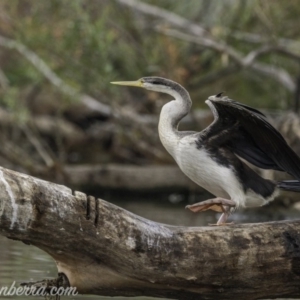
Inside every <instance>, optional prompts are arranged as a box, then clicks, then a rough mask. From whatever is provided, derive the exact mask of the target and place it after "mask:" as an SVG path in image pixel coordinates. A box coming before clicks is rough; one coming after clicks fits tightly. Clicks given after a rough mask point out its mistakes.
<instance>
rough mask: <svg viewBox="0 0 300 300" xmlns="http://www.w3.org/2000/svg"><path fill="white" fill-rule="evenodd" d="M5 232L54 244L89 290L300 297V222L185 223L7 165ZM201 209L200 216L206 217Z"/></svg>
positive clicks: (2, 184) (74, 282)
mask: <svg viewBox="0 0 300 300" xmlns="http://www.w3.org/2000/svg"><path fill="white" fill-rule="evenodd" d="M0 170H1V172H0V229H1V231H0V232H1V234H2V235H4V236H6V237H8V238H12V239H16V240H20V241H23V242H25V243H27V244H32V245H35V246H37V247H39V248H41V249H42V250H44V251H46V252H47V253H49V254H50V255H51V256H52V257H53V258H54V259H55V261H56V264H57V268H58V272H59V273H63V274H64V275H65V276H66V277H67V279H68V281H69V283H70V285H71V286H74V287H76V288H77V290H78V292H79V293H82V294H96V295H109V296H140V295H143V296H156V297H165V298H172V299H241V298H243V299H260V298H267V297H269V298H273V297H274V298H275V297H296V296H300V284H299V282H300V221H293V222H291V221H286V222H273V223H264V224H244V225H234V226H230V227H176V226H167V225H164V224H159V223H155V222H152V221H150V220H146V219H144V218H142V217H139V216H137V215H134V214H132V213H130V212H128V211H126V210H124V209H122V208H120V207H117V206H115V205H113V204H110V203H108V202H106V201H104V200H101V199H96V198H94V197H87V196H86V195H85V194H83V193H80V192H75V193H74V195H73V194H72V192H71V190H70V189H68V188H66V187H64V186H61V185H56V184H53V183H50V182H47V181H43V180H40V179H37V178H34V177H31V176H28V175H24V174H20V173H17V172H13V171H10V170H7V169H4V168H1V169H0ZM199 217H200V216H199Z"/></svg>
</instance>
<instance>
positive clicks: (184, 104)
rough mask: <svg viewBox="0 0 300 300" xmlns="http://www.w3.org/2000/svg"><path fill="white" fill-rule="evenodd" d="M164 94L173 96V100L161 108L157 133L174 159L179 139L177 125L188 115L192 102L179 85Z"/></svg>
mask: <svg viewBox="0 0 300 300" xmlns="http://www.w3.org/2000/svg"><path fill="white" fill-rule="evenodd" d="M164 92H165V93H167V94H169V95H171V96H173V97H174V98H175V100H173V101H170V102H168V103H167V104H165V105H164V106H163V108H162V110H161V113H160V118H159V125H158V131H159V137H160V140H161V142H162V144H163V145H164V147H165V148H166V149H167V151H168V152H169V153H170V154H171V155H172V156H173V157H174V150H175V146H176V144H177V142H178V140H179V139H180V135H179V132H178V125H179V122H180V121H181V120H182V118H183V117H185V116H186V115H187V114H188V113H189V111H190V109H191V106H192V101H191V98H190V95H189V93H188V92H187V91H186V89H184V88H183V87H182V86H180V85H179V84H178V85H176V86H175V88H174V89H170V90H166V91H164Z"/></svg>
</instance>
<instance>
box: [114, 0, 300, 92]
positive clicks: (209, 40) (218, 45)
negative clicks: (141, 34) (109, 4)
mask: <svg viewBox="0 0 300 300" xmlns="http://www.w3.org/2000/svg"><path fill="white" fill-rule="evenodd" d="M118 2H120V3H121V4H124V5H127V6H129V7H131V8H132V9H134V10H138V11H139V12H142V13H144V14H147V15H151V16H153V17H155V18H158V19H161V20H163V21H164V22H167V23H168V25H171V26H175V27H177V28H181V29H184V32H181V31H179V30H176V29H170V28H168V27H167V26H165V25H164V24H163V25H159V26H156V30H157V31H159V32H161V33H163V34H167V35H169V36H172V37H175V38H178V39H181V40H184V41H187V42H190V43H196V44H198V45H201V46H203V47H205V48H208V49H212V50H215V51H217V52H220V53H222V54H226V55H228V56H229V57H230V58H231V59H232V60H233V61H235V62H236V63H237V64H238V65H240V66H241V67H243V68H250V69H252V70H253V71H256V72H259V73H260V74H263V75H265V76H270V77H272V78H273V79H274V80H276V81H277V82H279V83H280V84H281V85H282V86H284V87H285V88H286V89H288V90H289V91H291V92H294V91H295V90H296V85H295V82H294V80H293V78H292V77H291V76H290V75H289V74H288V73H287V71H286V70H284V69H282V68H278V67H274V66H269V65H267V64H263V63H258V62H255V59H256V58H257V57H258V56H259V55H261V54H264V53H270V52H279V53H283V54H285V55H288V56H289V57H290V58H293V59H297V60H299V57H300V56H299V55H298V54H296V53H295V52H293V51H291V50H290V49H288V48H286V47H284V45H282V44H281V45H274V46H263V48H259V49H257V50H254V51H251V52H250V53H249V54H248V55H243V54H241V53H240V52H239V51H237V50H236V49H234V48H233V47H231V46H230V45H228V44H226V43H224V42H223V41H219V40H216V39H215V38H214V37H212V36H211V35H210V34H209V33H208V31H207V30H205V29H204V28H203V27H202V26H200V25H198V24H194V23H192V22H190V21H189V20H186V19H184V18H183V17H179V16H178V15H176V14H175V13H170V12H168V11H167V10H165V9H163V8H160V7H157V6H153V5H150V4H146V3H141V2H140V1H138V0H118Z"/></svg>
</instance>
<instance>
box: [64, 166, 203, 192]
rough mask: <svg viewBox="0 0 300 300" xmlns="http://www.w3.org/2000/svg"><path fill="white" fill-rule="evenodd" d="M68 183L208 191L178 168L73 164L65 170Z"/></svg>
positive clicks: (108, 186) (90, 185) (119, 187)
mask: <svg viewBox="0 0 300 300" xmlns="http://www.w3.org/2000/svg"><path fill="white" fill-rule="evenodd" d="M64 172H65V175H66V178H67V182H68V184H70V185H71V186H76V187H84V188H85V189H87V188H91V189H94V188H96V187H98V188H103V189H107V188H108V189H126V190H128V191H149V190H151V191H154V190H155V191H162V190H167V191H170V190H172V191H175V192H178V191H195V192H204V189H203V188H201V187H200V186H198V185H196V184H195V183H194V182H192V181H191V180H190V179H189V178H188V177H186V176H185V175H184V174H183V173H182V172H181V171H180V169H179V168H178V167H177V166H174V165H162V166H136V165H128V164H126V165H118V164H106V165H94V166H92V165H73V166H72V165H69V166H65V167H64Z"/></svg>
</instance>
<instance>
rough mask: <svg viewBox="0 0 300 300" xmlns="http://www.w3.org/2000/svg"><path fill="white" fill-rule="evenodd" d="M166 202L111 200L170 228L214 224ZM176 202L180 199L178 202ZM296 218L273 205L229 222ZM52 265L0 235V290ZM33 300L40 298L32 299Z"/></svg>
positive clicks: (41, 274) (51, 273) (211, 217)
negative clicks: (173, 226) (172, 226)
mask: <svg viewBox="0 0 300 300" xmlns="http://www.w3.org/2000/svg"><path fill="white" fill-rule="evenodd" d="M170 200H171V201H172V202H179V203H177V204H174V203H173V204H172V203H170V202H169V201H163V202H158V201H152V202H150V201H143V200H141V199H139V200H134V201H125V202H124V201H123V202H117V201H113V202H114V203H115V204H117V205H119V206H122V207H124V208H125V209H127V210H129V211H132V212H134V213H136V214H138V215H141V216H143V217H145V218H148V219H151V220H154V221H157V222H161V223H166V224H172V225H182V226H204V225H207V224H208V223H215V222H216V221H217V218H218V217H219V215H218V214H216V213H214V212H205V213H201V214H198V215H197V214H193V213H191V212H189V211H187V210H185V209H184V205H185V204H183V203H182V202H180V201H177V200H178V199H177V200H176V197H175V198H174V197H173V198H170ZM179 200H180V199H179ZM299 216H300V211H299V210H292V209H286V208H276V207H274V206H272V207H271V206H270V207H263V208H259V209H251V210H250V209H249V210H244V211H240V212H236V213H235V214H234V215H233V216H232V217H231V220H232V221H234V222H235V223H249V222H265V221H272V220H291V219H297V218H299ZM56 275H57V274H56V266H55V263H54V261H53V259H52V258H51V257H50V256H49V255H47V254H46V253H44V252H43V251H41V250H40V249H38V248H36V247H33V246H28V245H25V244H23V243H22V242H18V241H13V240H9V239H7V238H5V237H3V236H0V290H1V287H4V286H8V287H9V286H11V284H12V283H13V282H14V281H16V286H18V284H19V283H21V282H24V281H25V282H26V281H31V280H32V281H38V280H41V279H45V278H53V277H56ZM8 298H10V299H15V298H17V299H19V300H23V299H29V298H28V297H26V296H18V297H17V296H13V297H8V296H7V297H4V296H3V295H0V299H8ZM36 298H37V299H43V298H41V297H36ZM64 299H112V298H110V297H99V296H82V295H78V296H76V297H68V298H67V297H64ZM114 299H118V300H121V299H122V300H123V299H129V298H123V297H116V298H114ZM131 299H138V300H142V299H144V300H146V299H154V298H148V297H137V298H131Z"/></svg>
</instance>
